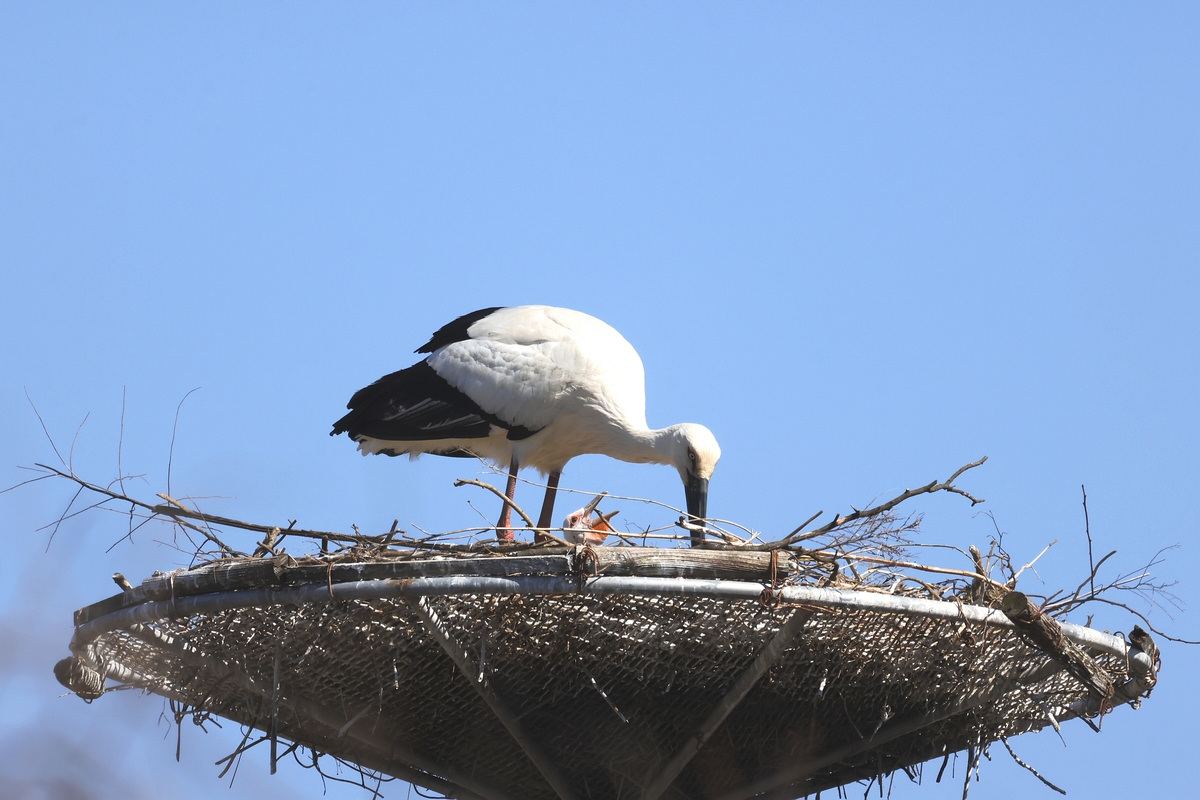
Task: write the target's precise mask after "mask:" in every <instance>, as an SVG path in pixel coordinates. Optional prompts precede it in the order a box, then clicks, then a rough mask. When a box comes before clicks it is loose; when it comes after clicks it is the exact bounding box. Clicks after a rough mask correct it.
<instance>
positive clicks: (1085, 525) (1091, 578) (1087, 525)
mask: <svg viewBox="0 0 1200 800" xmlns="http://www.w3.org/2000/svg"><path fill="white" fill-rule="evenodd" d="M1079 489H1080V491H1082V492H1083V532H1084V533H1086V534H1087V540H1088V569H1089V570H1091V574H1090V575H1089V576H1088V580H1089V581H1091V583H1092V594H1093V595H1094V594H1096V570H1097V569H1099V566H1097V565H1096V564H1094V563H1093V562H1092V524H1091V522H1090V521H1089V520H1088V510H1087V487H1086V486H1085V485H1083V484H1082V483H1081V484H1079ZM1113 552H1116V551H1115V550H1114V551H1113ZM1004 746H1005V747H1008V742H1005V743H1004ZM1009 752H1011V751H1009ZM1013 758H1016V756H1013ZM1034 774H1035V775H1037V773H1036V772H1035V773H1034ZM1063 794H1066V792H1064V793H1063Z"/></svg>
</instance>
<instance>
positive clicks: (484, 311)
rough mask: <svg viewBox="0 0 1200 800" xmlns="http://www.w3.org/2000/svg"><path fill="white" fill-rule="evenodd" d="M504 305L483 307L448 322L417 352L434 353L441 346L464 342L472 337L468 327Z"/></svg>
mask: <svg viewBox="0 0 1200 800" xmlns="http://www.w3.org/2000/svg"><path fill="white" fill-rule="evenodd" d="M503 307H504V306H494V307H492V308H481V309H479V310H478V311H472V312H471V313H470V314H463V315H462V316H461V317H459V318H458V319H456V320H454V321H453V322H447V323H446V324H445V325H443V326H442V327H440V328H438V329H437V330H436V331H434V333H433V336H431V337H430V339H429V341H428V342H426V343H425V344H423V345H421V346H420V347H418V348H417V349H416V351H415V352H418V353H432V352H433V351H434V350H437V349H438V348H439V347H445V346H446V345H448V344H454V343H455V342H462V341H465V340H467V339H469V338H471V337H470V336H468V335H467V328H470V327H471V326H472V325H474V324H475V323H476V322H479V320H481V319H483V318H484V317H489V316H491V315H492V314H494V313H495V312H497V311H499V310H500V309H501V308H503Z"/></svg>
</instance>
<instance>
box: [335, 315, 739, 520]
mask: <svg viewBox="0 0 1200 800" xmlns="http://www.w3.org/2000/svg"><path fill="white" fill-rule="evenodd" d="M416 352H418V353H429V357H428V358H426V359H425V360H424V361H421V362H419V363H417V364H414V365H413V366H411V367H409V368H408V369H404V370H401V371H399V372H393V373H392V374H391V375H385V376H384V377H382V378H380V379H379V380H377V381H375V383H373V384H371V385H370V386H368V387H366V388H364V389H360V390H359V391H357V392H355V393H354V396H353V397H351V398H350V402H349V403H348V404H347V406H346V407H347V408H349V409H350V413H348V414H346V416H344V417H342V418H341V419H339V420H338V421H337V422H335V423H334V425H333V430H332V431H331V432H330V435H331V436H336V435H337V434H339V433H343V432H345V433H347V434H348V435H349V436H350V438H351V439H353V440H354V441H356V442H358V449H359V450H361V451H362V453H363V455H368V454H371V453H383V454H385V455H389V456H397V455H400V454H402V453H406V454H408V455H410V456H411V457H413V458H415V457H417V456H418V455H420V454H422V453H435V454H437V455H444V456H477V457H480V458H484V459H486V460H488V461H492V462H494V463H495V464H497V465H498V466H500V467H501V468H503V466H504V465H506V464H507V465H508V468H509V473H508V486H507V491H506V496H507V497H508V498H509V499H510V500H511V499H512V497H513V493H514V491H515V490H516V484H517V470H518V469H520V468H521V467H533V468H535V469H537V470H539V471H540V472H541V473H543V474H544V475H547V476H548V479H547V481H546V483H547V487H546V498H545V500H544V502H543V504H542V513H541V515H540V517H539V520H538V527H539V528H542V529H548V528H549V527H550V524H551V522H550V520H551V516H552V515H553V513H554V495H555V491H556V490H557V488H558V480H559V476H560V475H561V473H562V469H563V467H564V466H565V465H566V463H567V462H568V461H570V460H571V459H572V458H574V457H575V456H579V455H584V454H585V453H600V454H602V455H607V456H611V457H612V458H616V459H620V460H621V461H629V462H633V463H654V464H669V465H671V466H673V467H675V469H676V470H678V471H679V477H680V478H681V479H682V480H683V485H684V495H685V498H686V504H687V512H688V515H689V516H690V517H691V518H692V519H693V520H703V519H704V518H705V516H706V514H707V511H708V509H707V506H708V480H709V478H710V477H711V476H712V473H713V469H714V468H715V467H716V465H717V459H719V458H720V457H721V448H720V447H718V446H717V440H716V438H715V437H714V436H713V435H712V433H711V432H710V431H709V430H708V428H705V427H704V426H703V425H696V424H694V423H689V422H685V423H682V424H679V425H672V426H671V427H669V428H663V429H662V430H653V429H651V428H649V427H647V425H646V387H645V383H646V381H645V373H644V371H643V369H642V360H641V358H639V357H638V354H637V351H636V350H634V349H633V347H632V346H631V345H630V344H629V342H627V341H625V338H624V337H623V336H621V334H619V333H617V332H616V331H615V330H613V328H611V327H610V326H608V325H607V324H605V323H603V322H601V321H600V320H598V319H596V318H595V317H591V316H588V315H587V314H583V313H580V312H579V311H572V310H570V309H566V308H553V307H551V306H517V307H514V308H485V309H481V310H479V311H475V312H473V313H471V314H467V315H465V316H462V317H459V318H458V319H456V320H454V321H453V322H451V323H449V324H448V325H445V326H443V327H442V328H440V329H439V330H438V331H437V332H435V333H434V334H433V337H432V338H431V339H430V340H429V341H428V342H426V343H425V344H424V345H422V346H421V347H419V348H417V350H416ZM497 529H498V534H499V536H500V538H502V539H512V538H513V533H512V530H511V509H510V507H509V506H508V504H507V503H506V504H505V506H504V510H503V512H502V513H501V517H500V522H499V523H498V524H497ZM700 538H701V536H700V535H699V534H693V536H692V541H693V544H696V543H697V542H698V541H699V539H700Z"/></svg>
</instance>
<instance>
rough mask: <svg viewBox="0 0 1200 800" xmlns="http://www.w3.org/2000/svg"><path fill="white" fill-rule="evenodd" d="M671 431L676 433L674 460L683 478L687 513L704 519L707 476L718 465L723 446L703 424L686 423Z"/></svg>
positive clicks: (710, 474)
mask: <svg viewBox="0 0 1200 800" xmlns="http://www.w3.org/2000/svg"><path fill="white" fill-rule="evenodd" d="M671 430H672V432H673V434H674V435H673V436H672V439H673V447H672V453H671V463H672V464H674V465H675V469H677V470H679V477H680V478H681V479H682V480H683V492H684V496H685V497H686V498H687V512H688V516H689V517H692V518H694V519H704V518H705V517H706V516H707V515H708V479H709V478H711V477H712V474H713V470H714V469H716V468H717V461H719V460H720V458H721V447H720V445H718V444H717V437H715V436H713V435H712V431H710V430H709V429H708V428H706V427H704V426H703V425H697V424H695V423H692V422H685V423H683V424H681V425H675V426H674V427H673V428H671Z"/></svg>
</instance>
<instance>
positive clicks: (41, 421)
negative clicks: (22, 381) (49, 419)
mask: <svg viewBox="0 0 1200 800" xmlns="http://www.w3.org/2000/svg"><path fill="white" fill-rule="evenodd" d="M25 399H26V400H28V401H29V407H30V408H32V409H33V413H34V416H36V417H37V420H38V423H39V424H40V425H41V426H42V433H44V434H46V441H48V442H50V447H51V448H52V449H53V450H54V455H56V456H58V463H60V464H62V465H63V466H64V467H65V466H67V462H66V461H64V460H63V457H62V453H60V452H58V445H56V444H55V443H54V437H53V436H51V435H50V431H49V430H48V429H47V428H46V421H45V420H44V419H42V414H41V412H40V411H38V410H37V406H35V405H34V404H33V398H32V397H30V396H29V387H25Z"/></svg>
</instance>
